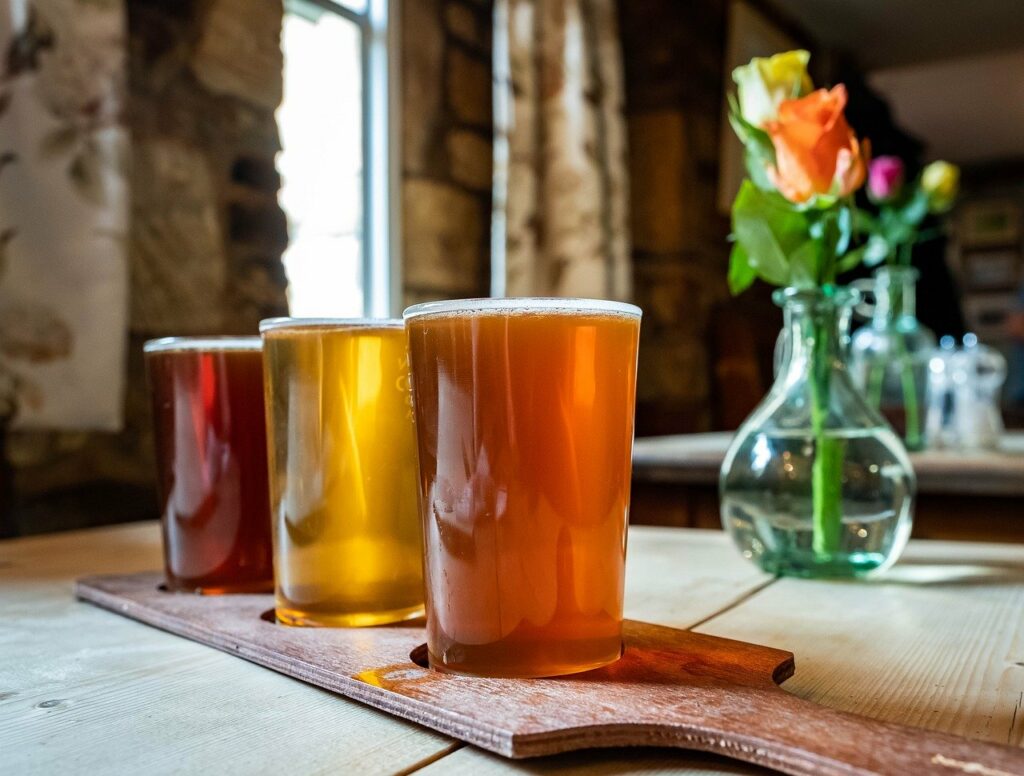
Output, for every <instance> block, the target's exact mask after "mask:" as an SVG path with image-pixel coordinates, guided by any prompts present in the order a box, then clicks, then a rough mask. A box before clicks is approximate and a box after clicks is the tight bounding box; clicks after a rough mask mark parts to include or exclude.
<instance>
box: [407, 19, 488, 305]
mask: <svg viewBox="0 0 1024 776" xmlns="http://www.w3.org/2000/svg"><path fill="white" fill-rule="evenodd" d="M401 10H402V18H401V26H400V30H401V33H400V34H401V38H402V43H401V47H402V48H401V51H402V99H401V106H402V107H401V110H402V116H401V121H402V154H401V163H402V202H401V206H402V233H403V239H402V257H403V281H404V282H403V290H404V296H405V299H404V302H405V303H406V304H413V303H416V302H421V301H428V300H433V299H444V298H452V297H455V298H458V297H469V296H486V295H487V293H488V288H489V285H490V221H491V165H492V146H491V136H492V127H493V122H492V97H491V92H492V89H491V84H492V77H491V72H492V65H491V28H492V23H491V18H492V14H493V4H492V2H491V0H416V1H415V2H404V3H402V4H401Z"/></svg>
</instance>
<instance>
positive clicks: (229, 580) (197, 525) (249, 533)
mask: <svg viewBox="0 0 1024 776" xmlns="http://www.w3.org/2000/svg"><path fill="white" fill-rule="evenodd" d="M145 355H146V370H147V373H148V376H149V385H150V392H151V395H152V400H153V425H154V431H155V442H156V463H157V474H158V486H159V495H160V512H161V520H162V523H163V535H164V563H165V567H166V572H167V586H168V588H170V589H171V590H184V591H192V592H201V593H209V594H215V593H242V592H255V591H264V590H271V589H273V565H272V557H273V552H272V547H271V538H270V532H271V525H270V499H269V491H268V487H267V441H266V418H265V416H264V409H263V406H264V405H263V353H262V347H261V343H260V339H259V338H258V337H201V338H200V337H174V338H168V339H160V340H151V341H149V342H147V343H146V345H145Z"/></svg>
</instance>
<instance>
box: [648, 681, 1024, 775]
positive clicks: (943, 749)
mask: <svg viewBox="0 0 1024 776" xmlns="http://www.w3.org/2000/svg"><path fill="white" fill-rule="evenodd" d="M731 692H733V693H734V697H735V699H736V704H735V705H734V704H733V703H730V704H729V708H728V709H723V710H722V711H721V712H715V719H714V720H711V719H707V718H704V719H702V720H701V721H700V722H697V723H696V724H695V721H694V720H693V719H692V718H689V719H687V720H686V721H683V720H679V722H678V723H676V724H673V723H669V724H667V725H664V724H663V726H662V729H661V731H660V733H661V734H662V735H664V736H665V738H667V739H669V740H668V741H666V743H670V744H674V745H676V746H680V747H684V748H687V749H702V750H704V751H709V752H715V753H718V754H723V755H725V756H727V757H732V758H734V759H737V760H743V761H745V762H749V763H754V764H756V765H762V766H767V767H769V768H774V769H776V770H779V771H782V772H783V773H789V774H794V775H795V776H850V775H851V774H858V775H860V774H880V775H881V774H885V775H887V776H888V775H891V776H919V775H921V776H924V775H926V774H936V776H1021V775H1022V774H1024V750H1022V749H1018V748H1016V747H1010V746H1003V745H1000V744H992V743H987V742H983V741H974V740H971V739H968V738H962V737H960V736H954V735H950V734H948V733H938V732H935V731H931V730H924V729H921V728H912V727H907V726H905V725H898V724H894V723H890V722H881V721H879V720H874V719H870V718H868V717H863V716H859V715H857V714H850V713H847V712H843V711H837V710H835V709H830V708H828V707H826V706H822V705H820V704H817V703H813V702H811V701H807V700H804V699H802V698H798V697H797V696H795V695H792V694H791V693H788V692H786V691H785V690H782V689H779V688H776V687H771V688H756V687H739V686H737V687H736V688H735V690H734V691H731ZM669 714H670V715H671V712H669ZM753 731H757V732H756V733H754V732H753ZM673 739H674V740H673Z"/></svg>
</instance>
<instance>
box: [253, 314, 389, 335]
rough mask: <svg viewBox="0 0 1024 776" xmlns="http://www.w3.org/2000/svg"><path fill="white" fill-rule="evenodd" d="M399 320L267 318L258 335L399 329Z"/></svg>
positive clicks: (261, 324) (262, 322)
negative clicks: (317, 330)
mask: <svg viewBox="0 0 1024 776" xmlns="http://www.w3.org/2000/svg"><path fill="white" fill-rule="evenodd" d="M404 326H405V322H404V321H403V320H402V319H400V318H267V319H266V320H262V321H260V333H261V334H264V333H266V332H268V331H277V330H281V329H287V330H289V331H293V330H295V329H361V328H365V329H401V328H403V327H404Z"/></svg>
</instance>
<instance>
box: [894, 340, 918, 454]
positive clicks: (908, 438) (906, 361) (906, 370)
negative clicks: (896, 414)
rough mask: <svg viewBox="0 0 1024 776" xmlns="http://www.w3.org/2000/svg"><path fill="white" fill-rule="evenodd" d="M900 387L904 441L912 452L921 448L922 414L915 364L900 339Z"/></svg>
mask: <svg viewBox="0 0 1024 776" xmlns="http://www.w3.org/2000/svg"><path fill="white" fill-rule="evenodd" d="M898 342H899V353H898V359H899V365H900V366H899V369H900V387H901V388H902V389H903V423H904V429H903V440H904V441H905V442H906V445H907V447H908V448H909V449H911V450H918V449H920V448H921V413H920V410H919V408H918V406H917V379H916V378H915V376H914V364H913V363H912V362H911V360H910V358H909V357H908V355H907V349H906V343H904V341H903V339H902V338H901V339H899V340H898Z"/></svg>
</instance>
